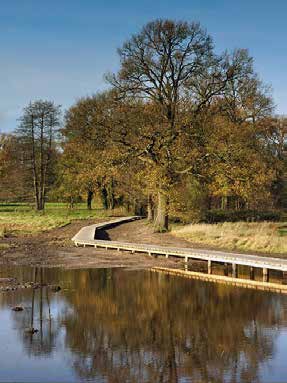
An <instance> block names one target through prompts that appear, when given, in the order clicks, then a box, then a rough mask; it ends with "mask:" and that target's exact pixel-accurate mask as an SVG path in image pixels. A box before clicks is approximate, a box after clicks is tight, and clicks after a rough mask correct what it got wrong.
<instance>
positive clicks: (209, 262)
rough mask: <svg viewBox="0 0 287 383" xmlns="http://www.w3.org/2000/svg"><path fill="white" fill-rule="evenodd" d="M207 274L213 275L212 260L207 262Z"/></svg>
mask: <svg viewBox="0 0 287 383" xmlns="http://www.w3.org/2000/svg"><path fill="white" fill-rule="evenodd" d="M207 272H208V274H212V263H211V260H210V259H209V260H208V261H207Z"/></svg>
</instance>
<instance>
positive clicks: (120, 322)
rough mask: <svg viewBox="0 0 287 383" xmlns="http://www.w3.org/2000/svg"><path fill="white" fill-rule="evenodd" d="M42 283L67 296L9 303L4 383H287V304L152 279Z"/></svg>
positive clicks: (23, 297)
mask: <svg viewBox="0 0 287 383" xmlns="http://www.w3.org/2000/svg"><path fill="white" fill-rule="evenodd" d="M34 271H35V270H33V269H29V268H6V269H5V268H1V270H0V277H5V276H10V277H11V276H15V277H17V278H18V279H19V280H20V281H32V280H33V278H34ZM37 275H38V277H39V278H40V277H41V278H42V280H43V282H45V283H56V284H59V285H61V286H62V290H61V291H60V292H58V293H53V292H52V291H51V290H49V289H47V288H42V289H38V290H34V291H33V290H30V289H29V290H28V289H26V290H21V291H17V292H9V293H8V292H5V293H0V381H1V382H3V381H6V382H7V381H9V382H43V383H44V382H82V381H83V382H86V381H91V382H109V383H111V382H113V383H114V382H121V383H122V382H180V383H185V382H233V383H235V382H287V297H286V296H281V295H276V294H271V293H266V292H257V291H254V290H247V289H241V288H233V287H229V286H225V285H216V284H212V283H206V282H200V281H192V280H186V279H181V278H180V277H172V276H166V275H161V274H156V273H152V272H149V271H128V270H123V269H100V270H95V269H94V270H91V269H89V270H71V271H64V270H60V269H41V270H40V269H39V270H38V274H37ZM18 304H22V305H23V306H24V307H25V310H24V311H22V312H14V311H12V310H11V308H12V307H13V306H14V305H18ZM32 307H34V309H32ZM31 325H32V326H33V327H35V328H37V329H39V332H38V333H37V334H34V335H30V334H27V333H26V331H25V329H26V328H29V327H30V326H31Z"/></svg>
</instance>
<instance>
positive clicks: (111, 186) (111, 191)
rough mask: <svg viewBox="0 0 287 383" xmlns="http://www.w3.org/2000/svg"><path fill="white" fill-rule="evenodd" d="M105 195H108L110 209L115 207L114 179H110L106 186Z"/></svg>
mask: <svg viewBox="0 0 287 383" xmlns="http://www.w3.org/2000/svg"><path fill="white" fill-rule="evenodd" d="M107 193H108V195H107V197H108V207H109V209H110V210H113V209H114V208H115V194H114V180H113V179H111V181H110V183H109V185H108V188H107Z"/></svg>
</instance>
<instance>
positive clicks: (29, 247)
mask: <svg viewBox="0 0 287 383" xmlns="http://www.w3.org/2000/svg"><path fill="white" fill-rule="evenodd" d="M102 221H106V219H99V220H79V221H73V222H72V223H71V224H69V225H66V226H64V227H60V228H56V229H53V230H50V231H47V232H42V233H39V234H35V235H30V236H19V237H10V238H4V239H2V240H0V266H1V265H13V266H17V265H18V266H33V267H62V268H67V269H68V268H105V267H125V268H129V269H142V268H143V269H147V268H151V267H155V266H161V267H173V268H174V267H175V268H182V267H183V265H184V262H183V260H182V259H177V258H171V257H170V258H168V259H166V258H164V257H158V258H155V257H150V256H148V255H146V254H141V253H135V254H131V253H130V252H123V251H121V252H118V251H113V250H105V249H94V248H91V247H89V248H82V247H75V246H74V244H73V242H72V241H71V238H72V237H73V236H74V235H75V234H76V233H77V232H78V231H79V230H80V229H81V228H82V227H83V226H87V225H91V224H94V223H99V222H102ZM98 238H101V239H105V240H115V241H123V242H135V243H146V244H152V245H160V246H171V247H183V248H186V247H198V248H200V247H201V248H204V247H202V246H198V245H196V244H193V243H191V242H189V241H186V240H184V239H181V238H178V237H175V236H173V235H171V234H170V233H162V234H161V233H154V232H153V228H152V226H151V225H149V224H147V222H146V221H145V220H141V221H133V222H128V223H123V224H119V225H117V226H115V227H113V228H111V229H108V230H102V231H100V232H98ZM1 245H2V246H1ZM260 255H264V254H260ZM266 256H268V255H267V254H266ZM273 256H274V255H273ZM192 268H193V270H194V271H196V270H198V271H204V270H205V268H206V264H205V262H201V261H193V262H192Z"/></svg>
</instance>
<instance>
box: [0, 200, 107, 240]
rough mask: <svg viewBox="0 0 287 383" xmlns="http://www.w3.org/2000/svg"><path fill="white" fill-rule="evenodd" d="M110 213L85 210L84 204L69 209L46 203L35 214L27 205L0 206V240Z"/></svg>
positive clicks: (62, 204) (99, 210) (96, 209)
mask: <svg viewBox="0 0 287 383" xmlns="http://www.w3.org/2000/svg"><path fill="white" fill-rule="evenodd" d="M109 213H110V212H107V211H104V210H103V209H100V208H93V209H92V210H87V208H86V205H85V204H77V205H76V206H75V207H74V208H73V209H69V208H68V206H67V205H66V204H64V203H47V204H46V208H45V211H43V212H37V211H35V210H34V209H33V208H32V206H29V205H27V204H20V203H15V204H0V238H1V237H4V236H6V235H9V234H13V235H19V234H32V233H37V232H41V231H45V230H50V229H53V228H55V227H60V226H64V225H66V224H68V223H70V222H71V221H72V220H75V219H92V218H101V217H105V216H107V215H108V214H109Z"/></svg>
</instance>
